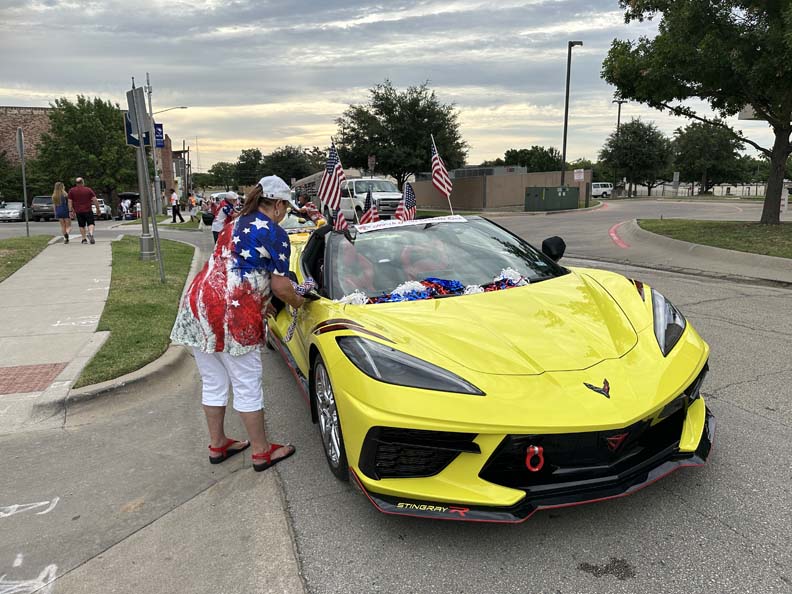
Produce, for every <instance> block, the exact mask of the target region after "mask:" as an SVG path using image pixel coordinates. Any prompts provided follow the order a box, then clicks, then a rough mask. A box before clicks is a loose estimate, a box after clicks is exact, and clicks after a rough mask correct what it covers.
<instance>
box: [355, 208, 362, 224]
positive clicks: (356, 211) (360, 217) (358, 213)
mask: <svg viewBox="0 0 792 594" xmlns="http://www.w3.org/2000/svg"><path fill="white" fill-rule="evenodd" d="M355 215H356V217H357V220H358V221H360V219H362V218H363V209H362V208H360V207H359V206H356V207H355Z"/></svg>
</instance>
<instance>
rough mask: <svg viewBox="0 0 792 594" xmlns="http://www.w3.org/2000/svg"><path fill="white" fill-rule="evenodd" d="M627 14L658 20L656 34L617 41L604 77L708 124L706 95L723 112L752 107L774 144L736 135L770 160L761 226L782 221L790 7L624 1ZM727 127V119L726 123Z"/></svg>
mask: <svg viewBox="0 0 792 594" xmlns="http://www.w3.org/2000/svg"><path fill="white" fill-rule="evenodd" d="M620 4H621V6H622V7H623V8H624V9H625V19H626V21H627V22H628V23H629V22H631V21H636V20H638V21H642V20H644V19H648V18H654V17H659V19H660V23H659V26H658V35H657V36H655V37H653V38H651V39H649V38H647V37H642V38H640V39H638V40H637V41H623V40H614V42H613V44H612V46H611V49H610V51H609V53H608V56H607V57H606V59H605V61H604V62H603V65H602V75H603V77H604V78H605V80H607V81H608V82H609V83H611V84H613V85H614V86H616V89H617V94H618V95H619V96H620V97H622V98H624V99H630V100H632V101H638V102H640V103H644V104H646V105H649V106H652V107H655V108H658V109H668V110H670V111H671V112H672V113H675V114H678V115H684V116H686V117H690V118H693V119H698V120H699V121H704V120H706V118H703V117H702V116H701V115H700V114H698V113H696V112H695V111H694V110H693V109H692V108H691V107H690V106H689V104H688V103H686V102H687V101H688V100H690V99H696V98H698V99H702V100H703V101H705V102H707V103H708V104H709V105H710V106H711V107H712V109H714V110H715V111H716V112H717V113H718V115H719V116H720V117H727V116H733V115H735V114H737V113H738V112H739V111H740V110H741V109H743V108H744V107H745V106H748V105H751V106H753V107H754V109H755V110H756V112H757V114H759V116H760V117H762V118H763V119H765V120H767V122H768V123H769V124H770V126H771V127H772V129H773V132H774V135H775V140H774V143H773V146H772V147H763V146H760V145H759V144H758V143H756V142H754V141H752V140H750V139H748V138H745V137H744V136H742V134H741V133H740V132H734V133H735V134H736V135H737V136H739V137H740V139H741V140H742V141H743V142H745V143H747V144H750V145H751V146H753V147H754V148H756V149H757V150H759V151H760V152H761V153H762V154H764V155H765V156H766V157H768V158H770V161H771V168H770V177H769V180H768V188H767V197H766V199H765V204H764V209H763V212H762V219H761V221H762V222H763V223H773V224H778V223H779V206H780V200H781V185H782V182H783V175H784V165H785V163H786V161H787V158H788V157H789V155H790V153H792V145H790V134H792V123H790V121H791V120H792V85H790V84H789V83H788V81H789V80H790V77H791V76H792V36H790V33H789V31H790V25H791V24H792V4H790V3H789V2H766V1H759V0H620ZM721 125H722V124H721Z"/></svg>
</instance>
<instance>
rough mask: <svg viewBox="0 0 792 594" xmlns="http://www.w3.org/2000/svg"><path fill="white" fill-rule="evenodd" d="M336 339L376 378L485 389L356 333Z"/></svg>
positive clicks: (468, 390) (443, 388) (427, 386)
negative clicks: (355, 334)
mask: <svg viewBox="0 0 792 594" xmlns="http://www.w3.org/2000/svg"><path fill="white" fill-rule="evenodd" d="M336 341H337V342H338V346H339V347H340V348H341V350H342V351H343V352H344V354H345V355H346V356H347V357H348V358H349V360H350V361H352V363H353V364H354V365H355V367H357V368H358V369H360V371H362V372H363V373H365V374H366V375H367V376H369V377H371V378H374V379H375V380H378V381H381V382H385V383H386V384H395V385H397V386H409V387H411V388H422V389H424V390H438V391H440V392H456V393H458V394H473V395H475V396H484V392H482V391H481V390H479V389H478V388H477V387H476V386H474V385H473V384H470V383H468V382H466V381H465V380H463V379H462V378H461V377H459V376H458V375H455V374H453V373H451V372H450V371H446V370H445V369H442V368H440V367H438V366H437V365H432V364H431V363H427V362H426V361H423V360H421V359H418V358H416V357H413V356H412V355H408V354H407V353H403V352H402V351H397V350H396V349H392V348H390V347H388V346H385V345H384V344H380V343H379V342H375V341H373V340H367V339H365V338H359V337H357V336H339V337H338V338H337V339H336Z"/></svg>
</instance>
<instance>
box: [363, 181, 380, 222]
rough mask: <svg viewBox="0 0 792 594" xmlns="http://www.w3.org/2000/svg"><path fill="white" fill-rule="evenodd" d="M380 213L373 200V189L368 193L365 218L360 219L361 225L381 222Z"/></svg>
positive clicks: (364, 208) (364, 211) (364, 207)
mask: <svg viewBox="0 0 792 594" xmlns="http://www.w3.org/2000/svg"><path fill="white" fill-rule="evenodd" d="M379 220H380V218H379V213H378V212H377V205H376V204H374V201H373V200H372V199H371V189H369V191H368V192H366V203H365V204H364V205H363V216H362V217H360V224H361V225H365V224H366V223H375V222H377V221H379Z"/></svg>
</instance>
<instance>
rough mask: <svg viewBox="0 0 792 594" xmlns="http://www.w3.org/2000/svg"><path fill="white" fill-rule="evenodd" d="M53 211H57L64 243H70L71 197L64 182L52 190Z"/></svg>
mask: <svg viewBox="0 0 792 594" xmlns="http://www.w3.org/2000/svg"><path fill="white" fill-rule="evenodd" d="M52 209H53V210H54V211H55V218H56V219H58V222H59V223H60V227H61V233H62V234H63V243H69V233H70V232H71V219H70V218H69V195H68V194H67V193H66V189H65V188H64V187H63V182H55V189H54V190H52Z"/></svg>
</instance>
